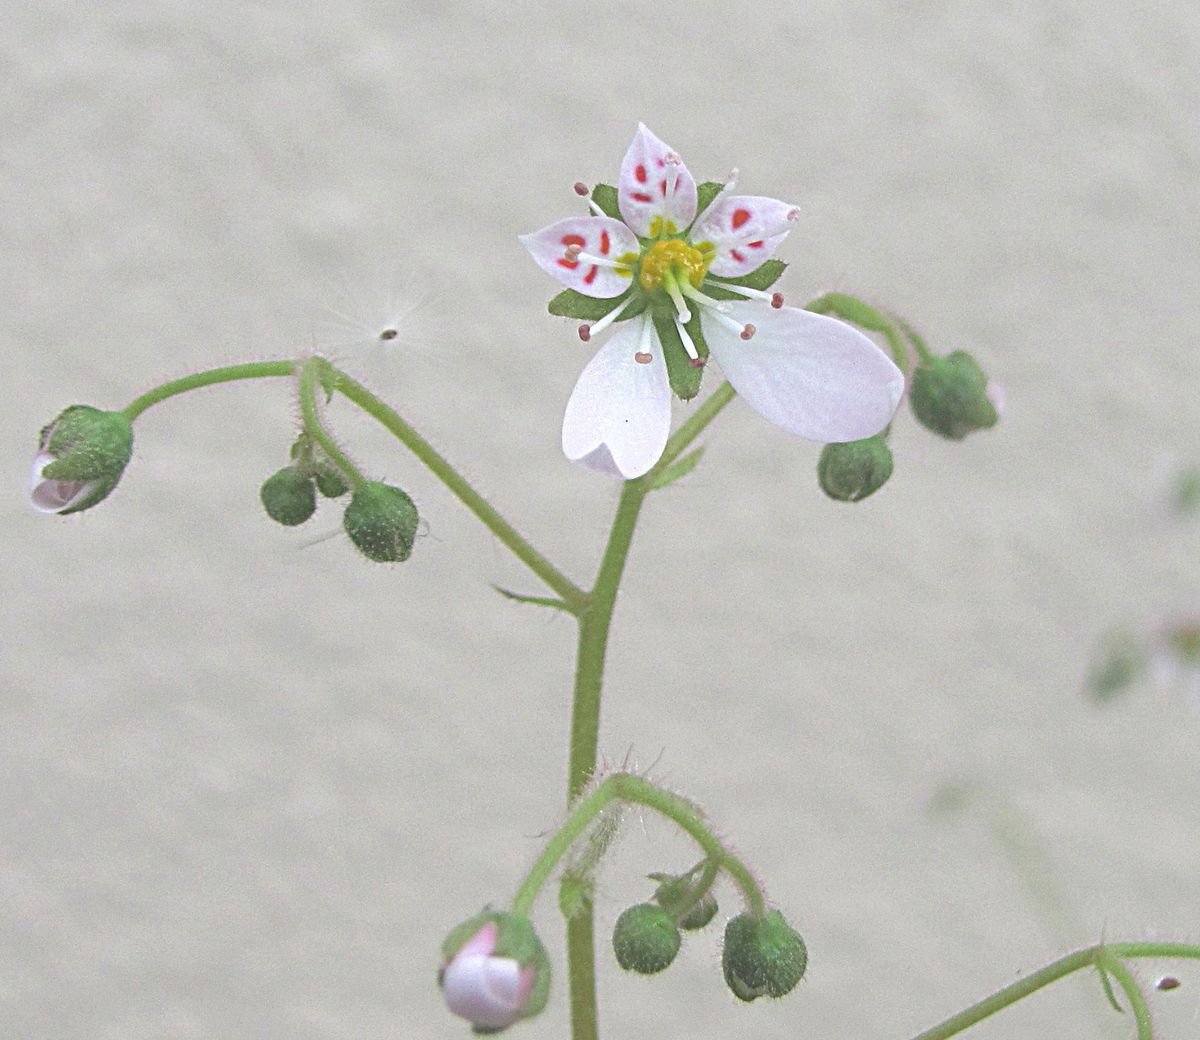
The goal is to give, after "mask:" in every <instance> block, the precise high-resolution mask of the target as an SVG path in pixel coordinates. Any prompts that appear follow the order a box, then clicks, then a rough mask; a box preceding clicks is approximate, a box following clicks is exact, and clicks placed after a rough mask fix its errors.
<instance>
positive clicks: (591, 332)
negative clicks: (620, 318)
mask: <svg viewBox="0 0 1200 1040" xmlns="http://www.w3.org/2000/svg"><path fill="white" fill-rule="evenodd" d="M628 302H629V301H628V300H622V301H621V302H620V303H618V304H617V305H616V306H615V307H614V308H613V309H612V310H611V311H609V312H608V313H607V314H606V315H604V317H603V318H600V319H599V320H597V321H594V322H592V323H591V324H590V325H581V326H580V329H579V331H580V335H581V336H582V334H583V330H584V329H587V330H588V331H587V339H591V338H592V337H593V336H598V335H599V334H600V333H601V332H603V331H604V330H605V329H606V328H608V327H609V326H610V325H611V324H612V323H613V322H614V321H616V320H617V315H618V314H620V313H621V311H623V310H624V309H625V304H626V303H628ZM587 339H585V340H584V342H585V343H586V342H587Z"/></svg>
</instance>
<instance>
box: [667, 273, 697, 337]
mask: <svg viewBox="0 0 1200 1040" xmlns="http://www.w3.org/2000/svg"><path fill="white" fill-rule="evenodd" d="M662 284H663V288H664V289H666V290H667V295H668V296H670V297H671V302H672V303H674V304H675V313H676V315H677V318H676V319H675V320H676V321H677V322H678V323H679V324H682V323H683V322H685V321H691V320H692V312H691V311H689V310H688V308H687V303H686V302H685V301H684V299H683V293H681V292H680V291H679V281H678V279H677V278H676V277H675V275H674V273H673V272H671V271H663V276H662ZM692 356H693V357H695V356H696V355H695V354H693V355H692Z"/></svg>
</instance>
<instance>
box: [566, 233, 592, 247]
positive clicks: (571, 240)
mask: <svg viewBox="0 0 1200 1040" xmlns="http://www.w3.org/2000/svg"><path fill="white" fill-rule="evenodd" d="M562 244H563V245H564V246H579V248H580V249H582V248H583V247H584V245H586V243H585V241H584V238H583V235H563V237H562Z"/></svg>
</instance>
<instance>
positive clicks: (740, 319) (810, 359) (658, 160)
mask: <svg viewBox="0 0 1200 1040" xmlns="http://www.w3.org/2000/svg"><path fill="white" fill-rule="evenodd" d="M733 186H734V177H732V176H731V177H730V179H729V182H728V183H726V184H724V185H723V186H722V185H711V186H710V185H702V186H701V188H700V190H699V191H698V189H697V185H696V181H695V178H693V176H692V175H691V173H689V172H688V168H687V167H686V166H685V165H684V164H683V162H682V161H681V160H680V158H679V156H678V155H676V154H675V153H674V152H673V151H672V150H671V149H670V148H669V147H668V146H667V145H666V144H665V143H663V142H662V141H660V140H659V139H658V138H657V137H655V136H654V134H652V133H651V132H650V131H649V130H648V129H646V127H645V126H643V125H642V124H638V130H637V133H636V134H635V135H634V138H633V143H632V144H631V145H630V146H629V150H628V151H627V152H626V153H625V158H624V160H623V161H622V163H621V175H620V181H619V184H618V188H617V191H616V211H617V212H619V213H620V216H621V218H622V219H620V220H618V219H616V217H615V216H613V215H611V213H612V210H613V207H612V206H611V204H610V205H609V206H608V207H607V209H608V211H609V212H606V209H605V207H602V206H601V205H600V203H599V202H597V195H596V193H593V194H592V198H591V199H590V200H589V204H590V206H591V208H592V211H593V215H591V216H586V217H577V218H568V219H566V220H560V221H558V222H557V223H555V224H551V225H550V226H549V227H546V228H543V229H542V230H541V231H535V232H534V233H533V234H529V235H522V236H521V241H522V243H523V244H524V245H525V247H526V248H527V249H528V250H529V252H530V254H531V255H532V256H533V258H534V260H536V261H537V263H538V264H539V266H541V267H542V269H543V270H545V271H547V272H548V273H549V274H551V275H553V276H554V277H555V278H557V279H558V280H559V281H560V282H562V283H563V284H564V285H566V286H567V287H568V288H569V289H573V290H575V291H576V292H578V293H582V294H583V295H584V296H587V297H591V298H593V299H596V300H612V301H613V307H612V308H611V309H610V310H608V311H607V313H604V315H603V316H602V317H600V318H599V320H597V321H595V322H593V323H591V324H585V325H583V326H582V327H581V328H580V337H581V338H582V339H584V340H585V341H587V340H589V339H591V337H592V336H595V335H596V334H597V333H599V332H601V331H603V330H604V329H605V328H607V327H608V326H609V325H611V324H612V323H613V322H614V321H617V320H622V321H623V322H624V323H623V324H622V325H621V327H620V328H619V329H618V330H617V331H616V332H615V333H614V334H613V336H612V338H611V339H610V340H609V341H608V342H607V343H606V344H605V345H604V346H603V347H601V348H600V350H599V351H597V353H596V355H595V356H594V357H593V358H592V360H591V361H590V362H589V363H588V365H587V367H586V368H585V369H584V370H583V374H582V375H581V376H580V377H579V381H578V382H577V383H576V385H575V390H574V391H573V392H572V394H571V397H570V400H569V401H568V402H567V409H566V414H565V416H564V417H563V432H562V444H563V451H564V453H565V454H566V456H567V458H568V459H570V460H571V461H572V462H579V463H581V464H582V465H584V466H587V467H589V468H591V469H595V470H599V471H600V472H603V473H608V474H611V475H613V476H621V477H624V478H625V479H627V480H631V479H633V478H634V477H639V476H641V475H642V474H644V473H646V472H647V471H648V470H650V469H651V468H652V467H653V466H654V464H655V463H656V462H657V461H658V460H659V458H660V456H661V455H662V451H663V447H664V445H665V444H666V442H667V437H668V435H669V433H670V427H671V391H672V387H674V388H675V390H676V392H677V393H678V392H679V391H680V390H681V389H682V390H683V391H684V392H683V395H682V396H686V397H690V396H693V395H694V394H695V393H696V391H697V389H698V387H699V382H698V379H693V380H688V378H687V370H688V367H689V366H690V367H691V368H692V369H699V368H701V367H702V366H703V365H704V363H705V360H706V359H707V355H708V353H709V351H710V350H711V353H712V356H713V357H715V358H716V359H717V361H718V363H719V364H720V366H721V369H722V371H723V372H724V373H725V376H726V378H727V379H728V380H729V382H730V383H731V384H732V385H733V388H734V389H735V390H736V391H737V392H738V393H739V394H740V395H741V396H742V397H743V398H744V399H745V400H746V402H747V403H748V404H749V405H750V407H752V408H753V409H754V410H755V411H757V412H759V413H760V414H761V415H763V416H764V417H765V418H767V419H769V420H770V421H771V422H773V423H775V424H776V425H777V426H780V427H782V428H783V429H784V430H787V431H788V432H789V433H794V434H797V435H799V436H801V437H806V438H808V439H810V440H815V441H825V442H829V441H854V440H861V439H863V438H865V437H870V436H873V435H874V434H876V433H878V432H879V431H880V430H882V429H883V428H884V427H885V426H886V425H887V424H888V423H889V422H890V421H891V418H892V414H893V413H894V412H895V410H896V405H897V404H898V403H899V401H900V397H901V394H902V393H903V390H904V377H903V375H901V373H900V370H899V369H898V368H897V367H896V366H895V365H894V364H893V363H892V362H891V361H890V360H889V359H888V358H887V356H886V355H885V354H884V353H883V352H882V351H881V350H880V349H879V348H878V347H877V346H876V345H875V344H874V343H872V342H871V340H869V339H868V338H867V337H866V336H864V335H863V334H862V333H860V332H858V331H857V330H855V329H853V328H851V327H850V326H849V325H846V324H843V323H842V322H840V321H837V320H835V319H833V318H828V317H825V316H823V315H819V314H813V313H811V312H809V311H804V310H799V309H797V308H795V307H784V306H783V297H782V296H781V295H780V294H779V293H772V292H767V291H766V286H763V287H755V285H754V282H755V281H761V279H755V278H754V277H753V276H754V272H757V271H759V270H760V268H763V265H764V263H765V262H766V261H768V260H770V259H771V257H772V256H773V255H774V253H775V250H776V249H777V248H778V246H779V244H780V243H781V242H782V241H783V240H784V238H785V237H786V236H787V233H788V231H790V230H791V227H792V224H793V223H794V222H795V221H796V220H797V219H798V217H799V211H798V210H797V209H796V208H795V207H793V206H789V205H787V204H786V203H783V202H780V201H778V200H777V199H769V198H762V197H759V196H755V195H734V194H732V189H733ZM706 189H708V190H706ZM718 189H719V190H718ZM609 190H610V191H611V189H609ZM576 191H577V192H579V193H580V194H586V193H587V189H586V188H585V187H584V186H583V185H577V186H576ZM701 192H703V193H704V194H705V195H707V196H708V197H709V201H708V204H707V205H706V206H705V207H704V208H703V210H702V211H701V212H699V213H697V211H698V210H699V209H700V205H699V199H700V196H701ZM773 267H778V268H779V269H780V270H781V269H782V265H778V264H776V265H773ZM772 274H773V275H774V277H778V273H777V272H775V271H772ZM772 280H773V279H772ZM739 281H741V282H743V283H744V284H738V282H739ZM745 283H748V284H745ZM769 284H770V283H769V282H767V285H768V286H769ZM693 374H694V375H695V376H699V372H694V373H693Z"/></svg>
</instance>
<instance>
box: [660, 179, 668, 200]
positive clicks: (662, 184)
mask: <svg viewBox="0 0 1200 1040" xmlns="http://www.w3.org/2000/svg"><path fill="white" fill-rule="evenodd" d="M658 190H659V191H660V192H661V193H662V197H663V198H664V199H665V198H666V197H667V182H666V181H659V182H658Z"/></svg>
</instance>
